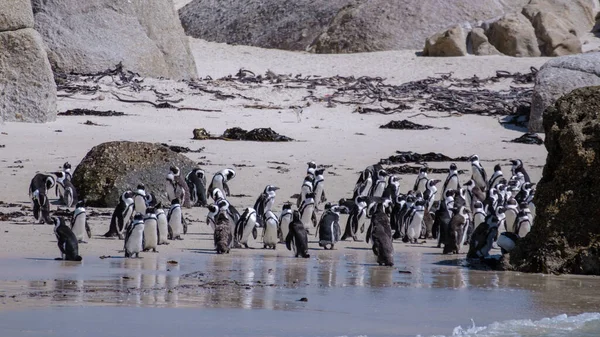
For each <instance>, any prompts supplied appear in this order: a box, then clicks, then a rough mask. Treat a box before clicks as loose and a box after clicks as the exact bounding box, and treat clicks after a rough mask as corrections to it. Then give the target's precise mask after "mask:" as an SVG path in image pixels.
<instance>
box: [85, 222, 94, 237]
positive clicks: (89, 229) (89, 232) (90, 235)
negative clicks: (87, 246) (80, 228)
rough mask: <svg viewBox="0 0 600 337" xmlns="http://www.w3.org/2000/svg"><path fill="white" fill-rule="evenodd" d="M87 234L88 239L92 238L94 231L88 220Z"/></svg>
mask: <svg viewBox="0 0 600 337" xmlns="http://www.w3.org/2000/svg"><path fill="white" fill-rule="evenodd" d="M85 232H86V233H87V236H88V238H90V239H91V238H92V229H91V228H90V224H89V223H88V221H87V219H86V220H85Z"/></svg>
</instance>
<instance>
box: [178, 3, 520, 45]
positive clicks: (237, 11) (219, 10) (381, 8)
mask: <svg viewBox="0 0 600 337" xmlns="http://www.w3.org/2000/svg"><path fill="white" fill-rule="evenodd" d="M527 2H528V0H478V1H473V0H453V1H451V2H450V1H440V0H403V1H389V0H369V1H366V0H296V1H280V0H246V1H237V0H221V1H209V0H194V1H192V2H191V3H189V4H187V5H186V6H184V7H183V8H181V9H180V10H179V15H180V18H181V22H182V24H183V27H184V29H185V31H186V33H187V34H188V35H191V36H193V37H196V38H202V39H205V40H209V41H216V42H226V43H230V44H243V45H251V46H257V47H264V48H277V49H288V50H303V51H304V50H309V51H311V52H315V53H352V52H367V51H380V50H398V49H419V48H422V46H423V41H424V40H425V39H426V38H427V37H429V36H431V35H432V34H434V33H436V32H438V31H442V30H445V29H447V28H448V27H450V26H452V25H455V24H457V23H462V22H470V23H471V24H475V23H476V22H477V21H478V20H486V19H490V18H494V17H498V16H501V15H503V14H505V13H507V12H509V11H515V10H520V9H521V8H522V7H523V6H524V5H526V4H527Z"/></svg>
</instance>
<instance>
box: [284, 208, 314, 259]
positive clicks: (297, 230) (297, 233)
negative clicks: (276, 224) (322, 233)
mask: <svg viewBox="0 0 600 337" xmlns="http://www.w3.org/2000/svg"><path fill="white" fill-rule="evenodd" d="M285 246H286V247H287V249H288V250H293V249H294V248H295V251H296V257H298V256H301V257H303V258H306V259H307V258H309V257H310V255H309V254H308V231H307V230H306V229H304V224H303V223H302V220H300V212H298V211H294V213H293V217H292V222H290V231H289V233H288V235H287V237H286V238H285Z"/></svg>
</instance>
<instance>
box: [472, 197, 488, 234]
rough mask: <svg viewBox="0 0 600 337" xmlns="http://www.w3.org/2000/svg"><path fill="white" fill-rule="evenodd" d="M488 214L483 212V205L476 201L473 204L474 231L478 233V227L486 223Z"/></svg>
mask: <svg viewBox="0 0 600 337" xmlns="http://www.w3.org/2000/svg"><path fill="white" fill-rule="evenodd" d="M485 218H486V214H485V211H484V210H483V203H482V202H481V201H476V202H475V203H474V204H473V229H474V230H475V231H477V227H479V225H481V224H482V223H484V222H485Z"/></svg>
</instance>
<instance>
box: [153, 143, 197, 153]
mask: <svg viewBox="0 0 600 337" xmlns="http://www.w3.org/2000/svg"><path fill="white" fill-rule="evenodd" d="M160 145H162V146H165V147H168V148H169V149H171V151H173V152H177V153H188V152H194V153H200V152H202V151H204V149H205V147H201V148H199V149H198V150H192V149H190V148H189V147H186V146H179V145H169V144H166V143H161V144H160Z"/></svg>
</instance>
